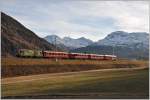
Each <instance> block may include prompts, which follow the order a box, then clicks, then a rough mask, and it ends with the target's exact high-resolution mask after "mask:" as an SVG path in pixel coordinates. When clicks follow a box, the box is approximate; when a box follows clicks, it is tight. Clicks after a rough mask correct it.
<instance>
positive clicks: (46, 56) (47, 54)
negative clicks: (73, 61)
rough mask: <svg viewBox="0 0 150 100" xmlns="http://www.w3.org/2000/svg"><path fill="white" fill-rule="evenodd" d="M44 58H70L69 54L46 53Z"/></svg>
mask: <svg viewBox="0 0 150 100" xmlns="http://www.w3.org/2000/svg"><path fill="white" fill-rule="evenodd" d="M43 56H44V57H45V58H66V59H67V58H69V56H68V53H66V52H53V51H44V52H43Z"/></svg>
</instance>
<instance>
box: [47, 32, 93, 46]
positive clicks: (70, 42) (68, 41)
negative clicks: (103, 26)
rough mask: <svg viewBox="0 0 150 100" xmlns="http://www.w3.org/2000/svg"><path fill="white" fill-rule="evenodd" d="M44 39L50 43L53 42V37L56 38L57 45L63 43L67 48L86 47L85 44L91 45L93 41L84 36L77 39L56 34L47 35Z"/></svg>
mask: <svg viewBox="0 0 150 100" xmlns="http://www.w3.org/2000/svg"><path fill="white" fill-rule="evenodd" d="M44 39H45V40H47V41H48V42H49V43H52V44H55V39H56V43H57V44H58V45H64V46H66V47H67V48H69V49H75V48H80V47H86V46H88V45H91V44H92V43H93V41H91V40H89V39H86V38H84V37H81V38H78V39H73V38H70V37H64V38H60V37H59V36H57V35H48V36H46V37H45V38H44Z"/></svg>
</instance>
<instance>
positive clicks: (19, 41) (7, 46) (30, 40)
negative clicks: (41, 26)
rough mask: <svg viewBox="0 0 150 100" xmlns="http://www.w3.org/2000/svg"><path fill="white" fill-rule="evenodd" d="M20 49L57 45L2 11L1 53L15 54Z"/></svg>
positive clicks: (48, 48)
mask: <svg viewBox="0 0 150 100" xmlns="http://www.w3.org/2000/svg"><path fill="white" fill-rule="evenodd" d="M18 49H38V50H54V49H55V47H54V45H52V44H50V43H48V42H47V41H46V40H44V39H42V38H40V37H38V36H37V35H36V34H35V33H34V32H32V31H30V30H29V29H27V28H26V27H25V26H23V25H22V24H21V23H19V22H18V21H17V20H15V19H14V18H12V17H10V16H8V15H6V14H5V13H3V12H1V50H2V52H1V55H2V56H5V57H6V56H15V55H16V53H17V50H18Z"/></svg>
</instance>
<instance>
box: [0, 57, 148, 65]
mask: <svg viewBox="0 0 150 100" xmlns="http://www.w3.org/2000/svg"><path fill="white" fill-rule="evenodd" d="M50 64H63V65H65V64H71V65H78V64H79V65H81V64H94V65H101V64H107V65H109V64H136V65H139V66H140V65H142V66H143V65H148V61H145V60H116V61H103V60H102V61H99V60H62V59H59V60H58V62H56V61H55V60H54V59H43V58H40V59H38V58H36V59H35V58H21V59H20V58H2V65H6V66H7V65H50Z"/></svg>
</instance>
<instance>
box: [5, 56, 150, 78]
mask: <svg viewBox="0 0 150 100" xmlns="http://www.w3.org/2000/svg"><path fill="white" fill-rule="evenodd" d="M134 67H148V61H136V60H134V61H133V60H116V61H99V60H68V59H66V60H62V59H59V60H58V62H56V61H55V60H54V59H43V58H40V59H38V58H2V77H12V76H22V75H23V76H24V75H32V74H44V73H60V72H75V71H84V70H95V69H111V68H134Z"/></svg>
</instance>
